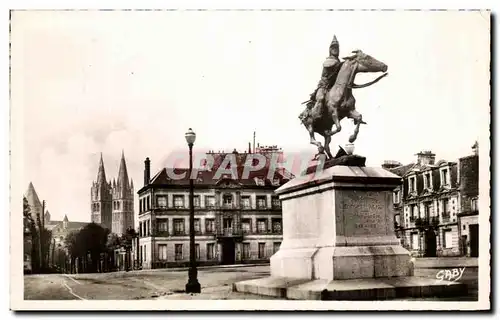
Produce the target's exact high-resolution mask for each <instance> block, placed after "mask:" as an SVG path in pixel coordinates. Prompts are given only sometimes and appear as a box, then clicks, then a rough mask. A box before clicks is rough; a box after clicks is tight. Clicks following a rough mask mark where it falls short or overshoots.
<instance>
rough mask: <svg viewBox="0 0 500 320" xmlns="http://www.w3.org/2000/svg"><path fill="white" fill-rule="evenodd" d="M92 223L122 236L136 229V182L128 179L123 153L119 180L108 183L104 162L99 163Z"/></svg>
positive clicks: (93, 188)
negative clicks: (127, 231) (129, 229)
mask: <svg viewBox="0 0 500 320" xmlns="http://www.w3.org/2000/svg"><path fill="white" fill-rule="evenodd" d="M90 197H91V199H90V200H91V221H92V222H94V223H97V224H100V225H102V226H103V227H105V228H108V229H109V230H110V231H111V232H112V233H115V234H117V235H122V234H124V233H125V232H126V230H127V229H128V228H134V182H133V181H132V179H130V181H129V178H128V172H127V164H126V162H125V156H124V153H123V152H122V157H121V161H120V168H119V171H118V179H117V180H115V179H113V181H109V182H108V181H106V172H105V170H104V161H103V159H102V154H101V159H100V161H99V168H98V172H97V180H96V181H93V182H92V187H91V190H90Z"/></svg>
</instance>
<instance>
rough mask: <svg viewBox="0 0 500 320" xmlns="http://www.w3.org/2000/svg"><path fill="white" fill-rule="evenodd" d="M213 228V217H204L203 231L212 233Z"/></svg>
mask: <svg viewBox="0 0 500 320" xmlns="http://www.w3.org/2000/svg"><path fill="white" fill-rule="evenodd" d="M214 229H215V221H214V219H206V220H205V232H206V233H213V232H214Z"/></svg>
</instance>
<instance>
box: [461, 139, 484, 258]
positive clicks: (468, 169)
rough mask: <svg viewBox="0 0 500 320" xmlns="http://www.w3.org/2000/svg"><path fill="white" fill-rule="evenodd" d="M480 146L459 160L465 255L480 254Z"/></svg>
mask: <svg viewBox="0 0 500 320" xmlns="http://www.w3.org/2000/svg"><path fill="white" fill-rule="evenodd" d="M478 151H479V146H478V144H477V142H476V143H475V144H474V145H473V146H472V152H473V154H472V155H469V156H466V157H462V158H460V159H459V160H458V172H459V191H460V207H461V210H460V212H459V214H458V219H459V220H458V224H459V236H460V249H461V253H462V254H463V255H467V256H471V257H478V256H479V220H478V217H479V154H478Z"/></svg>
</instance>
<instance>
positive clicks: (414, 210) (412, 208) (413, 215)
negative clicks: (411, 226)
mask: <svg viewBox="0 0 500 320" xmlns="http://www.w3.org/2000/svg"><path fill="white" fill-rule="evenodd" d="M417 218H418V207H417V205H416V204H413V205H410V221H411V222H413V221H415V219H417Z"/></svg>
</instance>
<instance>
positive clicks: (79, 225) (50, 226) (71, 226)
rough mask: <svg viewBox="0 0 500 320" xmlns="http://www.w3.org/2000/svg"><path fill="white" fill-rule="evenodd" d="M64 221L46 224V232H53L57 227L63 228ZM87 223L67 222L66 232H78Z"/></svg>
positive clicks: (53, 221)
mask: <svg viewBox="0 0 500 320" xmlns="http://www.w3.org/2000/svg"><path fill="white" fill-rule="evenodd" d="M63 223H64V221H61V220H52V221H50V222H49V223H48V224H46V225H45V228H46V229H47V230H54V229H55V228H57V227H61V228H62V227H63ZM87 224H89V222H77V221H68V223H67V228H66V230H69V231H71V230H78V229H80V228H83V227H85V226H86V225H87Z"/></svg>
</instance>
